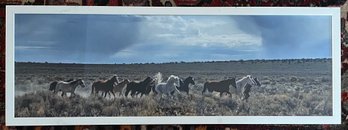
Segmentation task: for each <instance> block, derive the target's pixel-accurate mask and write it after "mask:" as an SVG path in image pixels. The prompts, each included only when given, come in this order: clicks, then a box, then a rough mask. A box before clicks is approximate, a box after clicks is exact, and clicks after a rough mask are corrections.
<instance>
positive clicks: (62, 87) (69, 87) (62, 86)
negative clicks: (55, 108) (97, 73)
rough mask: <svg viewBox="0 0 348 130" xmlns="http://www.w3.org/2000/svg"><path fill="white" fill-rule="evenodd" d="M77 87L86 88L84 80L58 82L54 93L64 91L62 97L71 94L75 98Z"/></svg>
mask: <svg viewBox="0 0 348 130" xmlns="http://www.w3.org/2000/svg"><path fill="white" fill-rule="evenodd" d="M77 86H81V87H82V88H84V87H86V85H85V83H84V81H83V80H82V79H77V80H74V81H70V82H65V81H58V82H57V85H56V89H55V91H54V92H55V93H56V92H58V91H62V97H63V96H64V95H66V94H67V93H68V92H70V93H71V95H74V96H75V95H76V94H75V89H76V87H77ZM66 96H67V95H66Z"/></svg>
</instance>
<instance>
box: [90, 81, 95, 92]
mask: <svg viewBox="0 0 348 130" xmlns="http://www.w3.org/2000/svg"><path fill="white" fill-rule="evenodd" d="M94 89H95V84H94V83H93V84H92V92H91V94H93V93H94V91H95V90H94Z"/></svg>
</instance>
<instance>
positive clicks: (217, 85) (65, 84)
mask: <svg viewBox="0 0 348 130" xmlns="http://www.w3.org/2000/svg"><path fill="white" fill-rule="evenodd" d="M190 85H195V81H194V78H193V77H191V76H190V77H187V78H185V79H184V80H183V79H181V78H179V77H178V76H175V75H170V76H169V77H168V79H167V80H166V81H163V80H162V74H161V73H160V72H159V73H157V74H156V75H155V76H153V77H146V78H145V79H144V80H142V81H129V80H128V79H124V80H123V81H119V77H118V76H116V75H114V76H113V77H111V78H110V79H108V80H98V81H95V82H93V84H92V92H91V94H92V95H98V94H100V92H102V93H101V94H102V96H104V97H106V96H107V94H109V95H111V94H112V95H113V96H114V97H115V96H116V95H115V93H117V92H118V93H119V96H121V95H122V94H124V96H125V97H128V95H131V96H132V97H134V96H138V95H140V97H142V96H143V95H149V94H150V93H151V92H153V93H154V94H160V95H167V96H173V94H174V93H175V92H179V93H186V94H187V95H189V90H190V87H189V86H190ZM77 86H81V87H86V85H85V83H84V81H83V80H82V79H76V80H74V79H69V80H67V81H54V82H52V83H51V84H50V87H49V90H50V91H53V92H54V93H57V92H62V93H61V96H64V95H65V96H67V93H71V95H76V94H75V89H76V88H77ZM230 86H232V87H230ZM252 86H258V87H259V86H261V83H260V81H259V80H258V79H257V78H256V77H253V76H251V75H247V76H244V77H242V78H241V79H239V80H236V78H228V79H225V80H221V81H206V82H205V83H204V85H203V91H202V94H204V93H205V92H207V91H208V92H210V93H212V92H219V93H220V97H222V96H223V95H224V93H226V94H228V95H229V96H230V97H232V94H231V91H233V92H235V93H236V94H238V95H240V97H241V99H242V100H246V101H248V98H249V97H250V94H249V93H250V90H251V87H252Z"/></svg>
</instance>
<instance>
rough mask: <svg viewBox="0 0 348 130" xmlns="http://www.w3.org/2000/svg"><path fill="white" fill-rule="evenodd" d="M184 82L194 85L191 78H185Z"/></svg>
mask: <svg viewBox="0 0 348 130" xmlns="http://www.w3.org/2000/svg"><path fill="white" fill-rule="evenodd" d="M184 82H187V83H189V84H192V85H195V81H194V78H193V77H191V76H190V77H188V78H186V79H185V81H184Z"/></svg>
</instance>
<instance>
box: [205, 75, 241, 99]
mask: <svg viewBox="0 0 348 130" xmlns="http://www.w3.org/2000/svg"><path fill="white" fill-rule="evenodd" d="M230 85H232V86H233V87H234V88H236V86H237V85H236V78H230V79H227V80H222V81H220V82H205V83H204V88H203V91H202V94H203V93H204V92H205V91H206V90H208V91H209V92H213V91H216V92H220V97H221V96H222V94H223V93H224V92H225V93H227V94H229V95H230V96H232V94H231V93H230Z"/></svg>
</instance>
